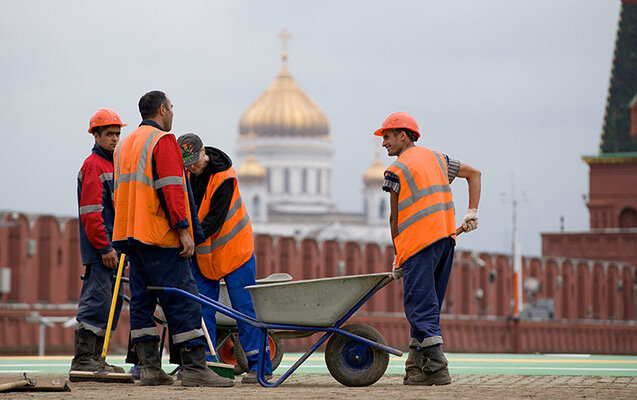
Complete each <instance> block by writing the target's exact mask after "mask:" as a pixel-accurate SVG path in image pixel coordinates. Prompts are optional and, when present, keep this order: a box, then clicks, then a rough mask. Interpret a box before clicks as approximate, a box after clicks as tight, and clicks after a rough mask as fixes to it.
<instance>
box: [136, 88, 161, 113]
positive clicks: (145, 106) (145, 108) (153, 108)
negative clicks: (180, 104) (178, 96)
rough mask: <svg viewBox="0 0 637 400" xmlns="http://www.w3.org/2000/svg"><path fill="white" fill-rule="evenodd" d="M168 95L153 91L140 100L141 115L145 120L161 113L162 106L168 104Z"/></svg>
mask: <svg viewBox="0 0 637 400" xmlns="http://www.w3.org/2000/svg"><path fill="white" fill-rule="evenodd" d="M166 100H168V97H166V93H164V92H162V91H159V90H153V91H152V92H148V93H146V94H145V95H143V96H142V98H141V99H139V113H140V114H141V115H142V118H143V119H148V118H153V117H154V116H155V115H157V113H158V112H159V107H161V105H162V104H166Z"/></svg>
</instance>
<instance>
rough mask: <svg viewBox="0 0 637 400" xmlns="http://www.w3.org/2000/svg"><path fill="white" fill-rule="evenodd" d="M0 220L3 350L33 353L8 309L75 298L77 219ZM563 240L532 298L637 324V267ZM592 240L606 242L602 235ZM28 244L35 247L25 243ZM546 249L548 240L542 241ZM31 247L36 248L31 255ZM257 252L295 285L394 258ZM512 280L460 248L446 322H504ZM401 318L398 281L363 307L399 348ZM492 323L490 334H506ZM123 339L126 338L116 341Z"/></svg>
mask: <svg viewBox="0 0 637 400" xmlns="http://www.w3.org/2000/svg"><path fill="white" fill-rule="evenodd" d="M14 217H15V218H14ZM0 222H2V224H0V267H9V268H11V270H12V289H11V292H10V293H8V294H7V295H4V296H3V297H2V299H1V300H0V320H1V321H5V322H6V324H5V323H4V322H2V325H1V326H2V327H1V328H0V330H2V332H4V334H0V352H1V351H3V350H2V349H10V348H11V346H12V343H14V340H16V339H15V338H16V336H15V334H13V333H10V331H11V332H13V331H15V332H17V334H18V335H22V334H24V335H25V336H24V338H23V337H22V336H20V340H26V342H24V343H22V342H20V341H19V342H18V343H19V345H20V346H27V347H29V346H30V347H29V348H33V346H35V345H36V344H37V342H36V341H34V340H36V339H34V336H33V335H34V334H33V332H36V331H37V326H36V325H34V324H28V325H25V324H26V323H23V321H22V322H18V320H21V318H23V317H24V315H26V311H23V313H22V314H21V316H20V317H16V315H17V314H15V313H16V311H15V310H10V309H9V308H10V307H9V304H8V303H21V304H26V305H29V306H28V307H30V308H33V307H35V306H34V305H35V304H36V303H45V304H46V303H49V304H68V303H71V304H73V303H75V302H77V298H78V296H79V288H80V286H81V281H80V279H79V275H80V274H81V273H83V267H82V265H81V261H80V258H79V249H78V225H77V219H70V220H61V219H58V218H54V217H51V216H38V217H27V216H26V215H22V214H18V215H15V216H14V215H10V214H6V213H5V214H3V215H0ZM585 239H586V238H585ZM559 240H561V241H564V242H565V243H568V244H569V245H573V246H575V247H574V249H581V253H579V254H580V256H579V257H578V258H576V259H575V258H557V257H556V258H552V257H545V258H524V260H523V276H525V277H529V276H533V277H536V278H537V279H538V280H539V281H540V283H541V290H540V292H539V293H538V294H537V295H536V298H554V299H555V319H556V321H563V322H564V323H567V324H569V323H577V324H580V323H582V322H581V320H582V319H585V320H590V319H598V320H600V321H604V320H634V319H635V300H634V278H635V267H633V266H631V265H628V264H625V263H621V262H618V261H614V260H610V261H592V260H584V259H583V257H586V255H587V254H588V253H586V252H587V251H589V250H590V247H591V245H590V243H591V241H589V240H588V239H586V240H584V241H583V242H582V239H581V238H579V239H577V240H565V239H564V237H561V238H559ZM595 240H596V241H597V242H598V243H603V240H604V239H600V238H597V239H595ZM635 240H637V237H635V236H630V235H620V236H617V237H616V241H615V242H616V243H619V245H617V247H614V248H613V249H615V250H617V251H618V252H619V254H620V255H622V254H623V253H622V252H621V251H619V250H621V249H623V247H621V246H623V243H629V244H630V243H633V246H634V243H635ZM30 242H32V243H35V245H28V244H27V243H30ZM584 243H585V244H587V246H585V245H584ZM547 244H550V243H548V242H545V245H547ZM33 246H35V247H33ZM577 246H581V247H577ZM28 249H31V250H35V251H34V252H33V253H31V252H29V251H28ZM573 251H575V250H573ZM593 253H594V252H593ZM255 254H256V257H257V277H258V278H261V277H266V276H268V275H270V274H271V273H274V272H287V273H289V274H291V275H292V277H293V278H294V279H310V278H318V277H329V276H336V275H337V274H338V272H339V270H340V269H341V268H344V269H343V273H344V274H362V273H372V272H380V271H389V270H390V269H391V263H392V260H393V249H392V247H391V246H385V247H379V246H378V245H377V244H375V243H355V242H337V241H330V240H328V241H324V242H316V241H315V240H313V239H303V240H300V241H297V240H295V239H294V238H291V237H272V236H269V235H256V237H255ZM591 258H592V257H591ZM512 281H513V279H512V260H511V257H510V256H508V255H504V254H493V253H472V252H466V251H462V250H457V252H456V257H455V261H454V267H453V269H452V272H451V277H450V282H449V287H448V289H447V296H446V299H445V303H444V304H443V309H442V311H443V314H444V315H445V317H444V318H445V320H447V319H454V318H460V317H462V318H469V319H470V320H478V319H476V317H481V318H486V319H485V320H494V319H495V320H499V318H505V319H506V318H507V317H508V316H510V314H511V300H512V296H513V285H512ZM480 294H481V296H480ZM530 300H531V299H529V298H527V295H526V294H524V302H525V303H528V302H529V301H530ZM403 312H404V311H403V305H402V284H401V282H394V283H391V284H390V285H388V286H387V287H385V288H384V289H383V290H382V291H380V292H379V293H377V294H376V295H375V296H374V297H373V298H372V299H371V300H370V301H369V302H368V303H367V304H366V305H365V306H364V307H363V308H362V309H361V313H374V314H373V315H374V317H373V318H381V316H386V317H387V318H393V319H392V320H391V324H393V325H392V326H395V327H394V328H391V329H392V332H387V334H388V335H390V336H392V335H395V336H396V337H397V338H398V337H400V341H396V342H393V341H390V343H394V344H395V345H398V344H400V343H403V342H404V337H405V335H408V333H407V334H406V333H405V332H406V331H405V330H404V317H403V316H402V315H403ZM7 313H8V314H7ZM65 313H66V314H65V315H71V316H72V315H73V314H74V313H75V311H73V310H67V311H65ZM361 315H363V314H361ZM2 318H9V319H2ZM383 318H384V317H383ZM7 321H13V322H7ZM379 321H381V320H379ZM388 321H389V320H388ZM576 321H579V322H576ZM385 322H386V323H390V322H387V321H385ZM385 322H384V323H385ZM379 323H380V322H379ZM15 324H17V325H15ZM121 324H122V325H121V326H123V327H124V328H123V329H119V330H118V331H120V332H122V331H123V332H124V333H123V334H122V335H123V336H121V337H119V336H118V337H117V338H116V342H115V343H119V344H121V345H123V343H125V340H126V333H127V329H126V324H127V322H124V321H122V322H121ZM496 325H497V324H496ZM496 325H494V327H492V328H493V329H496V330H497V329H500V328H497V326H496ZM10 326H12V327H10ZM450 326H451V325H450ZM454 326H456V325H454ZM480 326H481V325H480ZM622 326H623V325H622ZM14 328H15V329H14ZM47 329H49V328H47ZM51 329H64V328H51ZM449 329H456V328H449ZM457 329H458V330H461V331H462V330H465V331H467V329H468V328H465V327H464V325H463V324H457ZM476 329H478V328H477V327H476ZM480 329H482V328H480ZM484 329H486V328H484ZM489 329H491V328H489ZM622 329H623V328H622ZM394 330H395V331H394ZM27 331H28V332H29V333H26V332H27ZM31 331H33V332H31ZM66 331H68V332H71V333H68V332H67V333H63V334H59V335H60V336H54V335H53V336H51V339H50V340H52V341H53V342H52V344H53V345H54V346H57V345H58V344H60V345H62V344H61V343H67V344H68V345H69V346H70V344H71V343H72V330H70V329H66ZM473 332H474V333H475V331H473ZM494 332H495V331H494ZM383 333H386V332H384V331H383ZM457 334H458V335H464V334H460V333H457ZM56 335H58V334H56ZM118 335H119V334H118ZM56 337H57V339H56ZM392 337H393V336H392ZM120 339H121V340H122V342H118V340H120ZM397 340H398V339H397ZM459 340H460V339H459ZM462 340H473V339H466V338H465V339H462ZM48 341H49V338H47V342H48ZM468 343H474V342H472V341H470V342H468ZM69 348H70V347H69ZM458 348H464V347H462V346H460V347H458ZM476 349H479V347H478V348H476ZM494 351H495V350H494Z"/></svg>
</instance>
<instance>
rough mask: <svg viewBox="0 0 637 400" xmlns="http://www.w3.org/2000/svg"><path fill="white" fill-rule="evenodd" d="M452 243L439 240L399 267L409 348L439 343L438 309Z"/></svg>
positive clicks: (451, 262) (451, 260)
mask: <svg viewBox="0 0 637 400" xmlns="http://www.w3.org/2000/svg"><path fill="white" fill-rule="evenodd" d="M455 243H456V242H455V241H454V240H453V239H452V238H444V239H441V240H439V241H437V242H435V243H433V244H431V245H429V246H427V247H426V248H424V249H423V250H421V251H419V252H418V253H416V254H414V255H413V256H411V257H409V258H408V259H407V261H405V262H404V263H403V265H402V267H403V296H404V302H405V315H406V316H407V320H408V321H409V325H410V326H411V342H410V343H409V346H410V347H416V348H422V347H428V346H433V345H436V344H442V342H443V341H442V331H441V330H440V307H441V306H442V301H443V300H444V298H445V291H446V290H447V283H448V282H449V273H450V272H451V265H452V264H453V251H454V246H455Z"/></svg>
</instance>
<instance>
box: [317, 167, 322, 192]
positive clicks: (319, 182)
mask: <svg viewBox="0 0 637 400" xmlns="http://www.w3.org/2000/svg"><path fill="white" fill-rule="evenodd" d="M321 178H322V176H321V170H320V169H317V170H316V193H319V194H320V193H321Z"/></svg>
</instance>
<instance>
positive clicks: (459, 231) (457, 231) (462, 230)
mask: <svg viewBox="0 0 637 400" xmlns="http://www.w3.org/2000/svg"><path fill="white" fill-rule="evenodd" d="M463 232H464V228H463V227H462V225H460V226H459V227H458V228H457V229H456V236H459V235H460V234H461V233H463Z"/></svg>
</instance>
